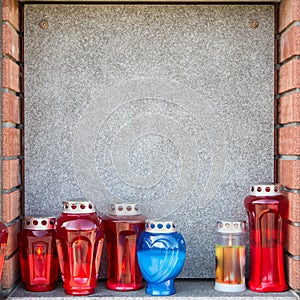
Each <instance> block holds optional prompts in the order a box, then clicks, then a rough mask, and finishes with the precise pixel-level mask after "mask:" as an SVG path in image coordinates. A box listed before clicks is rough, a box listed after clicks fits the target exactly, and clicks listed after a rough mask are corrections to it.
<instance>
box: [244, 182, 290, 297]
mask: <svg viewBox="0 0 300 300" xmlns="http://www.w3.org/2000/svg"><path fill="white" fill-rule="evenodd" d="M244 205H245V208H246V210H247V213H248V217H249V229H250V278H249V282H248V286H249V289H250V290H252V291H255V292H283V291H286V290H287V289H288V286H287V283H286V279H285V267H284V249H283V236H284V233H283V220H284V219H285V218H286V215H287V209H288V200H287V199H286V198H285V197H284V196H283V195H282V192H281V189H280V187H279V186H278V185H277V184H273V183H261V184H257V185H253V186H251V189H250V195H249V196H247V197H246V198H245V200H244Z"/></svg>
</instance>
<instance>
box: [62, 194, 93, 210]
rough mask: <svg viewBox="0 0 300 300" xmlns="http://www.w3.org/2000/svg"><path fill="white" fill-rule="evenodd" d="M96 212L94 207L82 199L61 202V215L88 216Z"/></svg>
mask: <svg viewBox="0 0 300 300" xmlns="http://www.w3.org/2000/svg"><path fill="white" fill-rule="evenodd" d="M94 212H96V209H95V205H94V204H93V203H92V202H90V201H87V200H86V199H84V198H79V199H74V200H68V201H63V213H68V214H89V213H94Z"/></svg>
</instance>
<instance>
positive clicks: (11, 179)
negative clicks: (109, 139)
mask: <svg viewBox="0 0 300 300" xmlns="http://www.w3.org/2000/svg"><path fill="white" fill-rule="evenodd" d="M2 170H3V171H2V188H3V190H8V189H11V188H14V187H16V186H18V185H20V182H21V180H20V161H19V160H18V159H13V160H4V161H3V162H2Z"/></svg>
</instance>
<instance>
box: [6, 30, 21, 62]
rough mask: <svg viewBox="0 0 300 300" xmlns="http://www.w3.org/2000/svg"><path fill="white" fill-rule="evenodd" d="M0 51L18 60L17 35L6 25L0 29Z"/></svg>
mask: <svg viewBox="0 0 300 300" xmlns="http://www.w3.org/2000/svg"><path fill="white" fill-rule="evenodd" d="M2 30H3V31H2V47H3V49H2V51H3V54H5V55H8V56H10V57H12V58H14V59H15V60H17V61H19V60H20V51H19V49H20V47H19V35H18V33H17V32H16V30H15V29H14V28H13V27H11V26H10V25H8V24H4V25H3V27H2Z"/></svg>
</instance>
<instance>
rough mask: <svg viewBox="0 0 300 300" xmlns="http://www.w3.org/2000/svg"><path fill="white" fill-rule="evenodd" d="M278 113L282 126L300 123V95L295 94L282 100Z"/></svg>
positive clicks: (280, 100)
mask: <svg viewBox="0 0 300 300" xmlns="http://www.w3.org/2000/svg"><path fill="white" fill-rule="evenodd" d="M278 112H279V115H278V122H279V123H280V124H285V123H291V122H300V93H293V94H289V95H287V96H284V97H282V98H280V99H279V105H278Z"/></svg>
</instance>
